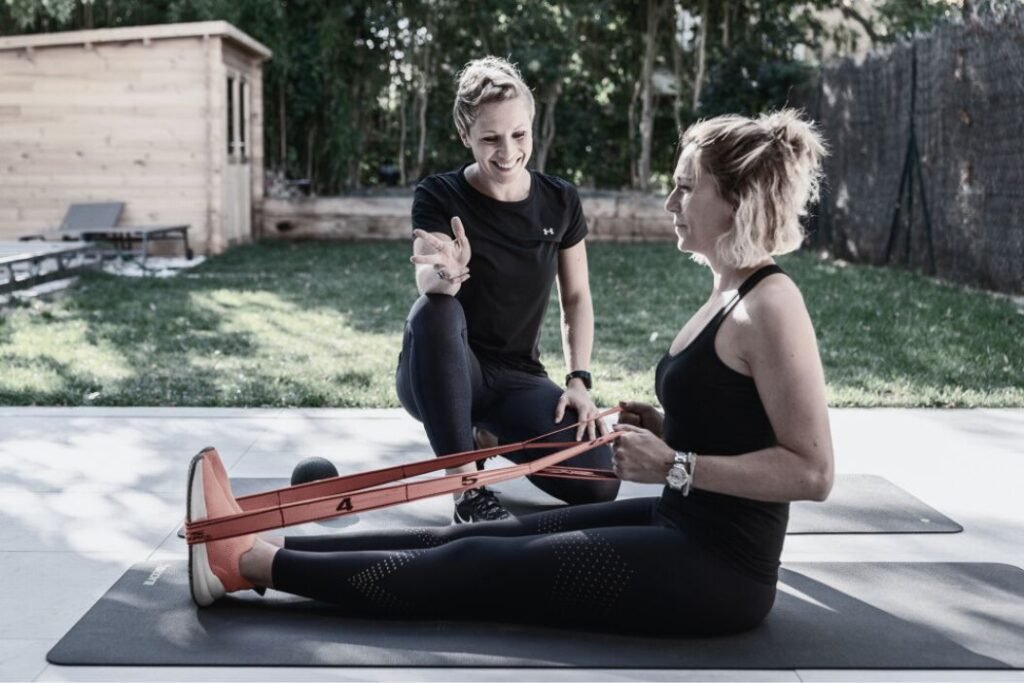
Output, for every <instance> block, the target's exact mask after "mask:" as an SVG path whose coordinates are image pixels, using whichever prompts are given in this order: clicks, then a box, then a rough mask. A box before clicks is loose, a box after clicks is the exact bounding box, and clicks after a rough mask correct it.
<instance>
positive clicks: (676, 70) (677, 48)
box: [671, 5, 683, 135]
mask: <svg viewBox="0 0 1024 683" xmlns="http://www.w3.org/2000/svg"><path fill="white" fill-rule="evenodd" d="M682 13H683V7H682V5H676V15H675V26H673V27H672V31H671V33H672V76H673V79H674V80H675V84H676V95H675V97H674V98H673V100H672V118H673V119H674V120H675V123H676V135H679V134H680V133H682V132H683V46H682V45H680V44H679V26H680V25H681V23H682V22H681V21H680V20H681V19H682Z"/></svg>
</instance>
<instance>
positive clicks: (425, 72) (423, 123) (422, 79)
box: [412, 43, 431, 180]
mask: <svg viewBox="0 0 1024 683" xmlns="http://www.w3.org/2000/svg"><path fill="white" fill-rule="evenodd" d="M430 68H431V59H430V44H429V43H428V44H426V45H424V46H423V66H422V68H421V69H420V74H419V78H418V79H417V81H418V83H419V87H418V88H417V90H416V125H417V126H418V127H419V144H418V145H417V148H416V166H414V167H413V173H412V175H413V179H414V180H419V179H420V178H422V177H423V167H424V165H425V164H426V155H427V104H428V103H429V101H430Z"/></svg>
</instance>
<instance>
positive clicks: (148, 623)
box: [47, 560, 1024, 669]
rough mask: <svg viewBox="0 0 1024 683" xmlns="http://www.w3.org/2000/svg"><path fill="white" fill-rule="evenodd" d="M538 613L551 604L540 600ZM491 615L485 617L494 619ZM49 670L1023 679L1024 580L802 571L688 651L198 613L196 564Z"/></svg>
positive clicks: (267, 602)
mask: <svg viewBox="0 0 1024 683" xmlns="http://www.w3.org/2000/svg"><path fill="white" fill-rule="evenodd" d="M538 599H540V598H538ZM483 610H484V612H486V606H483ZM47 660H48V661H49V662H51V663H53V664H67V665H100V666H103V665H137V666H147V665H152V666H222V665H223V666H376V667H381V666H438V667H585V668H589V667H601V668H603V667H615V668H681V669H737V668H741V669H798V668H808V669H843V668H854V669H870V668H879V669H1020V668H1024V571H1021V569H1019V568H1017V567H1013V566H1010V565H1005V564H974V563H905V564H904V563H867V562H865V563H842V562H837V563H801V564H792V565H787V566H785V567H784V568H783V570H782V573H781V576H780V591H779V595H778V598H777V600H776V603H775V608H774V609H773V610H772V613H771V614H770V615H769V616H768V618H767V619H766V620H765V622H764V623H762V624H761V625H760V626H758V627H757V628H755V629H753V630H751V631H748V632H746V633H742V634H739V635H735V636H728V637H719V638H705V639H676V638H650V637H633V636H628V635H610V634H605V633H597V632H582V631H574V630H566V629H559V628H544V627H532V626H523V625H507V624H497V623H481V622H459V621H390V620H374V619H354V618H348V617H344V616H341V615H340V614H338V612H337V610H336V609H335V608H333V607H331V606H328V605H323V604H321V603H315V602H310V601H307V600H302V599H298V598H292V597H290V596H285V595H282V594H280V593H275V592H273V591H271V592H268V593H267V596H266V597H264V598H260V597H258V596H256V594H255V593H253V592H252V591H244V592H243V593H241V594H238V597H235V596H231V597H229V598H226V599H223V600H221V601H219V602H217V603H215V604H214V605H213V606H212V607H209V608H206V609H202V610H200V609H197V608H196V607H195V606H193V604H192V602H191V599H190V597H189V593H188V576H187V567H186V562H185V561H184V560H174V561H170V562H167V563H163V564H158V563H155V562H146V563H143V564H138V565H135V566H134V567H132V568H131V569H130V570H128V572H127V573H126V574H125V575H124V576H122V577H121V579H119V580H118V582H117V583H116V584H115V585H114V586H113V587H112V588H111V589H110V590H109V591H108V592H107V593H106V595H104V596H103V597H102V598H101V599H100V601H99V602H98V603H97V604H96V605H95V606H94V607H93V608H92V609H91V610H89V612H88V613H87V614H86V615H85V616H84V617H82V619H81V620H80V621H79V622H78V623H77V624H75V626H74V627H73V628H72V629H71V631H70V632H69V633H68V634H67V635H65V636H64V638H63V639H61V641H60V642H59V643H57V645H56V646H55V647H54V648H53V649H52V650H50V652H49V654H48V655H47Z"/></svg>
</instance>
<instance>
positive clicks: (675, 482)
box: [666, 466, 686, 490]
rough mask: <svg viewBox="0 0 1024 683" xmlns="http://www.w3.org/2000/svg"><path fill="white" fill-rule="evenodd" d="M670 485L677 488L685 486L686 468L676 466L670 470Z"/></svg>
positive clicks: (668, 478)
mask: <svg viewBox="0 0 1024 683" xmlns="http://www.w3.org/2000/svg"><path fill="white" fill-rule="evenodd" d="M666 479H667V480H668V485H669V486H670V487H672V488H674V489H676V490H679V489H681V488H683V484H685V483H686V470H684V469H683V468H682V467H679V466H674V467H673V468H672V469H670V470H669V471H668V476H667V477H666Z"/></svg>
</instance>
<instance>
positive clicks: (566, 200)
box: [395, 57, 619, 523]
mask: <svg viewBox="0 0 1024 683" xmlns="http://www.w3.org/2000/svg"><path fill="white" fill-rule="evenodd" d="M533 115H534V103H533V95H531V94H530V89H529V88H527V87H526V84H525V83H523V81H522V79H521V78H520V75H519V72H518V71H517V70H516V68H515V67H514V66H512V65H511V64H509V63H508V62H507V61H505V60H504V59H499V58H497V57H486V58H483V59H477V60H474V61H472V62H470V63H469V64H467V65H466V68H465V69H463V71H462V73H460V74H459V79H458V86H457V91H456V95H455V104H454V107H453V117H454V119H455V128H456V130H457V131H458V134H459V137H460V138H461V140H462V143H463V144H464V145H465V146H466V147H467V148H469V150H470V151H471V152H472V154H473V159H474V161H473V163H471V164H466V165H465V166H463V167H462V168H460V169H458V170H456V171H452V172H450V173H440V174H438V175H434V176H430V177H429V178H426V179H424V180H423V182H421V183H420V184H419V185H418V186H417V187H416V192H415V195H414V197H413V205H412V225H413V236H414V238H415V239H414V241H413V256H412V262H413V263H415V264H416V286H417V288H418V290H419V293H420V297H419V299H418V300H417V301H416V302H415V303H414V304H413V306H412V309H411V310H410V312H409V317H408V319H407V321H406V324H405V334H404V336H403V339H402V354H401V356H399V362H398V369H397V372H396V382H395V384H396V388H397V392H398V398H399V400H400V401H401V402H402V406H404V407H405V409H406V410H407V411H408V412H409V414H410V415H412V416H413V417H415V418H416V419H417V420H419V421H420V422H422V423H423V426H424V428H425V429H426V432H427V439H428V440H429V441H430V446H431V448H432V449H433V451H434V454H435V455H439V456H440V455H448V454H451V453H460V452H463V451H469V450H473V448H474V427H480V428H483V429H485V430H486V431H487V432H488V433H489V434H492V435H494V436H496V437H497V438H498V439H499V440H500V441H501V442H503V443H515V442H518V441H522V440H523V439H527V438H530V437H533V436H537V435H538V434H547V433H548V432H551V431H553V430H555V429H556V428H557V427H559V426H564V425H570V424H575V423H576V422H577V421H581V420H582V421H589V424H588V425H587V427H586V431H589V432H590V436H591V437H593V436H594V434H595V431H597V430H602V431H603V430H606V429H607V428H606V427H605V425H604V423H603V422H601V421H599V420H594V417H595V416H596V415H597V413H598V410H597V407H596V406H595V405H594V402H593V400H591V398H590V394H589V393H588V391H589V389H590V382H591V380H590V373H589V372H588V370H589V369H590V352H591V347H592V346H593V341H594V310H593V306H592V304H591V297H590V283H589V279H588V275H587V247H586V241H585V239H584V238H585V237H586V234H587V224H586V221H585V220H584V219H583V210H582V208H581V205H580V198H579V196H578V195H577V193H576V188H575V187H573V186H572V185H571V184H570V183H568V182H566V181H564V180H562V179H561V178H556V177H554V176H549V175H545V174H543V173H539V172H537V171H531V170H530V169H528V168H527V164H528V163H529V161H530V156H531V154H532V152H533V139H532V135H533V133H532V131H533ZM556 275H557V279H558V298H559V303H560V305H561V309H562V348H563V351H564V356H565V364H566V367H567V368H568V369H569V374H568V375H567V376H566V378H565V386H564V387H563V386H560V385H558V384H556V383H555V382H553V381H552V380H551V379H549V378H548V376H547V374H546V372H545V370H544V366H543V365H542V364H541V362H540V353H539V349H538V341H539V340H540V330H541V324H542V323H543V321H544V313H545V310H546V309H547V305H548V300H549V299H550V295H551V287H552V285H553V284H554V282H555V278H556ZM584 431H585V429H584V428H583V427H580V428H579V429H578V430H577V432H576V438H577V439H578V438H580V437H581V436H582V435H583V432H584ZM570 436H571V435H570ZM565 438H566V435H565V434H560V435H557V437H554V438H552V439H550V440H556V441H557V440H563V441H564V440H565ZM478 445H483V444H478ZM550 452H551V451H546V450H534V451H529V452H528V453H523V452H519V453H513V454H509V456H508V457H509V458H511V459H514V460H516V461H517V462H521V461H523V460H524V459H526V457H527V456H529V458H530V459H533V458H537V457H541V456H544V455H547V454H548V453H550ZM611 460H612V453H611V449H610V448H609V447H608V446H602V447H600V448H596V449H594V450H592V451H588V452H586V453H583V454H581V455H580V456H578V457H576V458H574V459H573V460H572V461H571V462H569V463H567V464H568V465H571V466H576V467H589V468H596V469H608V468H609V467H610V466H611ZM466 471H470V472H471V471H474V467H473V466H472V465H469V466H465V467H463V468H459V469H455V470H451V471H450V472H449V473H450V474H455V473H456V472H463V473H465V472H466ZM530 480H531V481H532V482H533V483H534V484H535V485H537V486H538V487H539V488H541V489H543V490H544V491H546V492H547V493H548V494H550V495H552V496H554V497H556V498H558V499H560V500H563V501H565V502H567V503H572V504H577V503H595V502H600V501H608V500H614V499H615V496H616V494H617V493H618V489H619V482H617V481H615V480H605V481H582V480H576V479H554V478H551V477H530ZM507 517H509V513H508V511H507V510H505V508H504V507H503V506H502V505H501V503H500V502H499V501H498V499H497V497H496V496H495V495H494V493H493V492H492V491H490V490H489V489H486V488H484V487H480V488H478V489H470V490H468V491H466V492H464V493H463V494H462V495H461V496H459V497H457V498H456V502H455V514H454V521H455V522H456V523H461V522H478V521H494V520H498V519H505V518H507Z"/></svg>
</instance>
